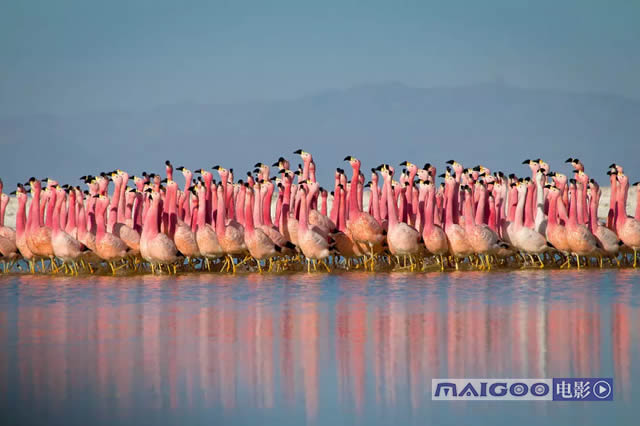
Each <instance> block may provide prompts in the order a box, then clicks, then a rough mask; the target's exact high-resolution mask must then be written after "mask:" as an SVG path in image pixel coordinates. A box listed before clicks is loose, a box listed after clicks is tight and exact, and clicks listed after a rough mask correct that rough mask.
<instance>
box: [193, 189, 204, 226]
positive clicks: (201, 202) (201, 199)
mask: <svg viewBox="0 0 640 426" xmlns="http://www.w3.org/2000/svg"><path fill="white" fill-rule="evenodd" d="M206 197H207V196H206V194H205V191H202V192H199V193H198V199H199V200H198V205H199V206H204V205H205V204H206V199H207V198H206ZM195 209H197V217H198V221H197V224H198V228H199V229H200V228H203V227H204V225H205V224H206V223H207V218H206V212H205V209H203V208H199V207H195Z"/></svg>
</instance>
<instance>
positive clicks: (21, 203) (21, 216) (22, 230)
mask: <svg viewBox="0 0 640 426" xmlns="http://www.w3.org/2000/svg"><path fill="white" fill-rule="evenodd" d="M16 198H17V199H18V210H17V211H16V246H17V247H18V250H19V251H20V254H21V255H22V258H23V259H25V260H26V261H27V262H29V269H30V270H31V273H33V272H34V271H35V270H34V263H33V253H32V252H31V250H30V249H29V246H28V245H27V234H26V225H27V218H26V211H25V207H26V205H27V193H26V192H25V190H24V187H23V186H22V184H18V190H17V191H16Z"/></svg>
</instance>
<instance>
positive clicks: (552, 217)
mask: <svg viewBox="0 0 640 426" xmlns="http://www.w3.org/2000/svg"><path fill="white" fill-rule="evenodd" d="M546 187H547V189H548V190H549V192H548V197H549V215H548V216H547V219H548V222H547V229H546V236H547V240H548V241H549V243H551V245H553V246H554V247H555V248H556V250H558V251H559V252H561V253H562V254H564V255H565V256H566V258H567V260H566V262H565V263H564V264H563V265H562V267H564V265H569V266H571V258H570V257H569V254H570V253H571V247H570V246H569V242H568V241H567V230H566V228H565V227H564V225H562V224H560V222H559V221H558V207H559V206H562V207H563V208H564V204H563V203H562V200H561V199H560V196H561V195H562V192H561V191H560V190H559V189H558V188H557V187H556V186H553V185H546Z"/></svg>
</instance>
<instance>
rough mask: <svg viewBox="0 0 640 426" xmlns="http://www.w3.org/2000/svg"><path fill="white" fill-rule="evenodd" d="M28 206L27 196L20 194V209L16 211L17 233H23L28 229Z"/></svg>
mask: <svg viewBox="0 0 640 426" xmlns="http://www.w3.org/2000/svg"><path fill="white" fill-rule="evenodd" d="M26 206H27V197H26V196H20V197H19V198H18V211H16V235H22V234H23V233H24V231H25V229H26V225H27V224H26V222H25V213H26V212H25V207H26Z"/></svg>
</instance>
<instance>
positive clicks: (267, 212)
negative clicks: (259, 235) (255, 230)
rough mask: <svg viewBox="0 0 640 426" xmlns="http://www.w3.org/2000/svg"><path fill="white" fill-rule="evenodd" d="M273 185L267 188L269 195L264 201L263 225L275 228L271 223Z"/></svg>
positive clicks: (267, 194)
mask: <svg viewBox="0 0 640 426" xmlns="http://www.w3.org/2000/svg"><path fill="white" fill-rule="evenodd" d="M273 191H274V187H273V185H269V186H268V187H267V193H266V195H265V196H264V199H263V200H262V223H264V224H265V225H267V226H273V222H272V221H271V200H272V199H273Z"/></svg>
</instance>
